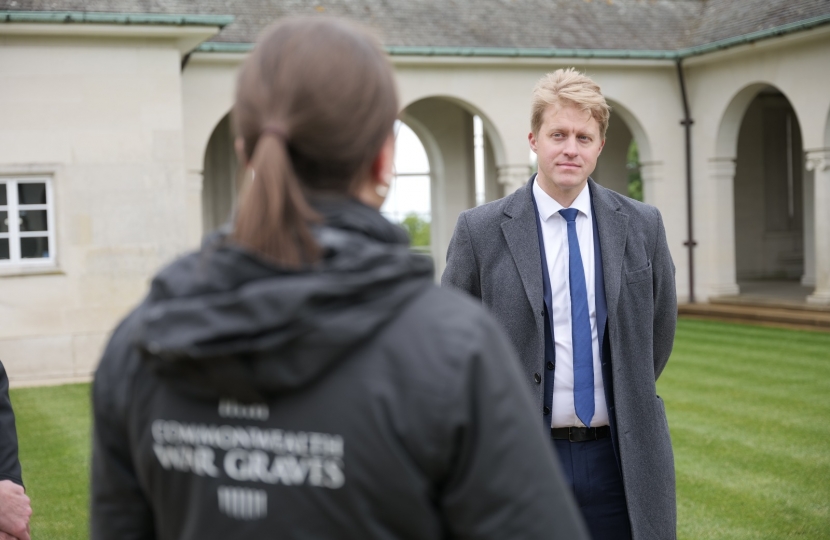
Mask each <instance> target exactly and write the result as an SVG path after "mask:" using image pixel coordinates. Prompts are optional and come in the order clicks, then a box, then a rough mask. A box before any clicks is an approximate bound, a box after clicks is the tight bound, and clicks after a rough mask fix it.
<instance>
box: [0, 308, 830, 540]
mask: <svg viewBox="0 0 830 540" xmlns="http://www.w3.org/2000/svg"><path fill="white" fill-rule="evenodd" d="M658 386H659V392H660V394H661V396H662V397H663V399H664V400H665V402H666V409H667V411H668V415H669V424H670V426H671V431H672V439H673V441H674V451H675V460H676V465H677V480H678V482H677V490H678V494H677V496H678V497H677V498H678V513H679V524H678V529H679V534H680V538H682V539H685V540H705V539H724V540H726V539H729V540H733V539H734V540H738V539H744V538H745V539H753V540H755V539H764V538H768V539H781V538H799V539H820V538H827V539H830V334H822V333H814V332H799V331H794V330H779V329H771V328H760V327H752V326H743V325H736V324H726V323H713V322H703V321H691V320H681V321H680V324H679V325H678V331H677V340H676V342H675V349H674V354H673V356H672V359H671V361H670V362H669V366H668V367H667V368H666V371H665V373H664V374H663V376H662V377H661V379H660V383H659V385H658ZM11 395H12V402H13V405H14V408H15V413H16V415H17V421H18V434H19V437H20V455H21V461H22V464H23V474H24V479H25V481H26V486H27V489H28V493H29V496H30V497H31V498H32V507H33V508H34V511H35V515H34V517H33V518H32V533H33V538H34V539H36V540H51V539H55V540H74V539H85V538H87V537H88V533H87V519H88V511H87V506H88V502H87V498H88V476H89V465H88V462H89V436H90V428H89V385H87V384H80V385H67V386H59V387H51V388H31V389H19V390H13V391H12V393H11Z"/></svg>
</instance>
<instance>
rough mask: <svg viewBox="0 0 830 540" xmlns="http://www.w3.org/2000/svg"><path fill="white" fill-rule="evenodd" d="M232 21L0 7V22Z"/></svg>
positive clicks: (219, 17)
mask: <svg viewBox="0 0 830 540" xmlns="http://www.w3.org/2000/svg"><path fill="white" fill-rule="evenodd" d="M233 21H234V17H233V16H232V15H172V14H166V13H104V12H95V11H11V10H0V23H39V24H43V23H55V24H62V23H79V24H142V25H171V26H218V27H220V28H224V27H225V26H228V25H229V24H231V23H232V22H233Z"/></svg>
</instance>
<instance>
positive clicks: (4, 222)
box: [0, 210, 9, 232]
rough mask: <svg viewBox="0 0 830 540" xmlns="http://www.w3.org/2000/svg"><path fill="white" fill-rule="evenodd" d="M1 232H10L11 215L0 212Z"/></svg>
mask: <svg viewBox="0 0 830 540" xmlns="http://www.w3.org/2000/svg"><path fill="white" fill-rule="evenodd" d="M0 232H9V213H8V212H6V211H5V210H3V211H0Z"/></svg>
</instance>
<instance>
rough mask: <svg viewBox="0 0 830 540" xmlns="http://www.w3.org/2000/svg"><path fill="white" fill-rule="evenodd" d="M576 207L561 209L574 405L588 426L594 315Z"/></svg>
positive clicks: (592, 373) (592, 380)
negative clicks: (565, 232)
mask: <svg viewBox="0 0 830 540" xmlns="http://www.w3.org/2000/svg"><path fill="white" fill-rule="evenodd" d="M578 212H579V210H577V209H576V208H563V209H562V210H560V211H559V213H560V214H562V217H564V218H565V220H566V221H567V222H568V278H569V281H570V285H571V337H572V338H573V357H574V358H573V361H574V408H575V409H576V415H577V416H578V417H579V419H580V420H582V423H583V424H585V425H586V426H590V425H591V419H592V418H593V417H594V353H593V349H592V347H591V318H590V315H589V313H588V288H587V287H586V286H585V271H584V270H583V268H582V253H580V251H579V239H578V238H577V236H576V215H577V213H578Z"/></svg>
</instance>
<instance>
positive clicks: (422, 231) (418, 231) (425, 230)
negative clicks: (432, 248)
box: [401, 212, 431, 248]
mask: <svg viewBox="0 0 830 540" xmlns="http://www.w3.org/2000/svg"><path fill="white" fill-rule="evenodd" d="M429 225H430V223H429V221H427V220H425V219H424V218H422V217H421V216H419V215H418V214H416V213H414V212H413V213H410V214H407V216H406V217H405V218H404V219H403V221H402V222H401V226H402V227H403V228H404V229H406V232H408V233H409V238H410V240H411V242H412V247H413V248H418V247H421V248H429V245H430V238H431V237H430V228H429Z"/></svg>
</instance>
